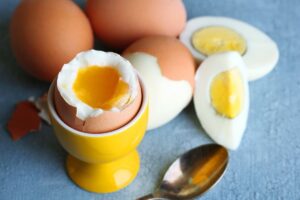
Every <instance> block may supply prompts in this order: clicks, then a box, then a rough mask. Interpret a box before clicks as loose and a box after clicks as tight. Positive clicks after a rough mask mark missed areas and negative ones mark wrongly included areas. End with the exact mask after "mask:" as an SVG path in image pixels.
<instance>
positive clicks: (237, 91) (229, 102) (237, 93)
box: [210, 69, 244, 119]
mask: <svg viewBox="0 0 300 200" xmlns="http://www.w3.org/2000/svg"><path fill="white" fill-rule="evenodd" d="M210 96H211V101H212V105H213V107H214V109H215V110H216V111H217V113H219V114H220V115H222V116H224V117H227V118H230V119H232V118H235V117H236V116H237V115H238V114H239V113H240V112H241V110H242V108H243V102H244V89H243V81H242V79H241V75H240V72H239V70H238V69H231V70H228V71H225V72H221V73H219V74H218V75H217V76H215V77H214V78H213V80H212V82H211V86H210Z"/></svg>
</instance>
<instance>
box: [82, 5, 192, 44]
mask: <svg viewBox="0 0 300 200" xmlns="http://www.w3.org/2000/svg"><path fill="white" fill-rule="evenodd" d="M86 12H87V15H88V17H89V19H90V21H91V24H92V26H93V30H94V31H95V34H96V36H97V37H98V38H100V39H101V40H102V41H103V42H105V43H106V44H108V45H109V46H110V47H113V48H116V49H124V48H126V47H127V46H128V45H130V43H132V42H134V41H135V40H137V39H140V38H142V37H145V36H150V35H166V36H173V37H175V36H178V35H179V34H180V32H181V31H182V30H183V28H184V26H185V22H186V11H185V7H184V4H183V3H182V1H181V0H172V1H170V0H109V1H107V0H88V1H87V5H86Z"/></svg>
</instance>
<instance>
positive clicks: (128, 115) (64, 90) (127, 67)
mask: <svg viewBox="0 0 300 200" xmlns="http://www.w3.org/2000/svg"><path fill="white" fill-rule="evenodd" d="M54 96H55V98H54V100H55V101H54V102H55V107H56V110H57V112H58V115H59V116H60V118H61V119H62V120H63V121H64V122H65V123H66V124H68V125H69V126H70V127H72V128H74V129H77V130H79V131H84V132H89V133H103V132H107V131H112V130H115V129H117V128H120V127H122V126H123V125H125V124H126V123H128V122H129V121H130V120H131V119H132V118H133V117H134V116H135V115H136V113H137V112H138V110H139V107H140V105H141V101H142V94H141V88H140V85H139V81H138V78H137V74H136V72H135V70H134V68H133V67H132V66H131V64H130V63H129V62H128V61H127V60H125V59H124V58H122V57H121V56H119V55H118V54H115V53H111V52H108V53H106V52H102V51H96V50H90V51H86V52H82V53H79V54H78V55H77V56H76V57H75V58H74V59H73V60H72V61H71V62H69V63H68V64H65V65H64V66H63V67H62V69H61V71H60V72H59V74H58V77H57V81H56V89H55V95H54Z"/></svg>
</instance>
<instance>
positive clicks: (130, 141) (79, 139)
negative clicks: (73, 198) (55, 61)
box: [48, 75, 148, 193]
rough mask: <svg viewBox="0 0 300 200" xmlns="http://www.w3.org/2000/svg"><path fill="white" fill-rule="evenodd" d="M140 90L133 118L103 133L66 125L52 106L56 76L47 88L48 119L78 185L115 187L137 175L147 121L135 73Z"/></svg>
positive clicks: (94, 188) (99, 189)
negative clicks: (136, 109)
mask: <svg viewBox="0 0 300 200" xmlns="http://www.w3.org/2000/svg"><path fill="white" fill-rule="evenodd" d="M138 79H139V83H140V86H141V91H142V103H141V106H140V108H139V110H138V112H137V114H136V115H135V116H134V118H133V119H131V120H130V121H129V122H128V123H127V124H126V125H124V126H122V127H120V128H118V129H116V130H113V131H108V132H104V133H87V132H83V131H78V130H76V129H73V128H72V127H70V126H68V125H67V124H66V123H65V122H64V121H63V120H62V119H61V118H60V117H59V115H58V113H57V111H56V109H55V102H54V91H55V84H56V80H54V81H53V83H52V85H51V87H50V89H49V92H48V107H49V115H50V118H51V123H52V125H53V128H54V132H55V135H56V137H57V139H58V141H59V143H60V144H61V145H62V146H63V148H64V149H65V150H66V151H67V152H68V153H69V155H68V156H67V160H66V170H67V173H68V175H69V176H70V178H71V179H72V180H73V181H74V182H75V183H76V184H77V185H78V186H79V187H81V188H83V189H85V190H87V191H91V192H96V193H109V192H115V191H118V190H120V189H122V188H124V187H126V186H127V185H128V184H130V183H131V182H132V181H133V179H134V178H135V177H136V175H137V173H138V171H139V167H140V160H139V155H138V152H137V150H136V148H137V146H138V145H139V144H140V142H141V140H142V138H143V137H144V133H145V131H146V127H147V121H148V96H147V91H146V89H145V85H144V83H143V81H142V80H141V79H140V77H139V75H138Z"/></svg>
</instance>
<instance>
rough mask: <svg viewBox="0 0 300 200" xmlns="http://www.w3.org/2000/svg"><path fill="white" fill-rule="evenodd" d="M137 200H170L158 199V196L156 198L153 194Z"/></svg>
mask: <svg viewBox="0 0 300 200" xmlns="http://www.w3.org/2000/svg"><path fill="white" fill-rule="evenodd" d="M136 200H168V199H166V198H162V197H157V196H156V197H155V196H154V195H153V194H148V195H146V196H143V197H139V198H138V199H136Z"/></svg>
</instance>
